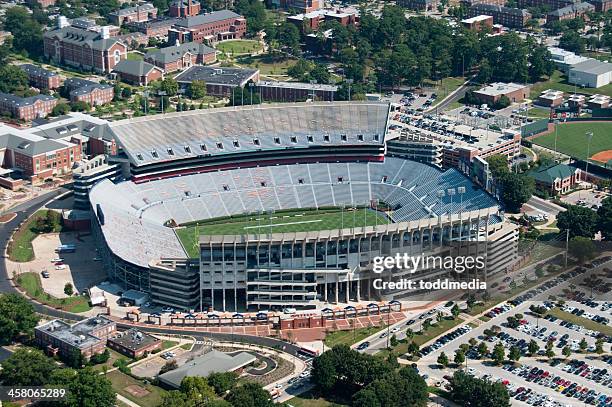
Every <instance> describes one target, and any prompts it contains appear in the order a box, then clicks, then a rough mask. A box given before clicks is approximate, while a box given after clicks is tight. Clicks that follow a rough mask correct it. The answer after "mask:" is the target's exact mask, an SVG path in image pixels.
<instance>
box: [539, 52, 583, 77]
mask: <svg viewBox="0 0 612 407" xmlns="http://www.w3.org/2000/svg"><path fill="white" fill-rule="evenodd" d="M548 51H549V52H550V54H551V56H552V61H553V62H554V63H555V65H557V68H558V69H559V70H560V71H562V72H563V73H564V74H566V75H567V74H568V73H569V70H570V68H571V67H572V66H574V65H576V64H579V63H581V62H584V61H588V60H589V59H590V58H587V57H583V56H580V55H576V54H574V53H573V52H570V51H566V50H564V49H563V48H557V47H548Z"/></svg>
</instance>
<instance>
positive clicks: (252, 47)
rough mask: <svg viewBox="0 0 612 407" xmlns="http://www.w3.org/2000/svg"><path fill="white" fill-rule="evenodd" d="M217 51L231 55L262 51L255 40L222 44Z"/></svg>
mask: <svg viewBox="0 0 612 407" xmlns="http://www.w3.org/2000/svg"><path fill="white" fill-rule="evenodd" d="M217 49H218V50H219V51H221V52H226V53H231V54H250V53H252V52H256V51H259V50H261V44H260V43H259V42H258V41H253V40H231V41H223V42H220V43H219V44H217Z"/></svg>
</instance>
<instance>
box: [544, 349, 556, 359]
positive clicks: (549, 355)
mask: <svg viewBox="0 0 612 407" xmlns="http://www.w3.org/2000/svg"><path fill="white" fill-rule="evenodd" d="M544 354H545V355H546V357H547V358H548V359H552V358H554V357H555V351H554V350H553V349H552V348H550V349H546V353H544Z"/></svg>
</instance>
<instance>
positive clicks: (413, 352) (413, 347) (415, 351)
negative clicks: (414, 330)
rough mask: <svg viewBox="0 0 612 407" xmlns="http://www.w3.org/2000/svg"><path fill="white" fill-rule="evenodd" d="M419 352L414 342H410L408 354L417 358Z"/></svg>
mask: <svg viewBox="0 0 612 407" xmlns="http://www.w3.org/2000/svg"><path fill="white" fill-rule="evenodd" d="M420 351H421V349H420V348H419V345H417V344H416V342H410V343H409V344H408V353H410V354H411V355H412V356H417V355H418V354H419V352H420Z"/></svg>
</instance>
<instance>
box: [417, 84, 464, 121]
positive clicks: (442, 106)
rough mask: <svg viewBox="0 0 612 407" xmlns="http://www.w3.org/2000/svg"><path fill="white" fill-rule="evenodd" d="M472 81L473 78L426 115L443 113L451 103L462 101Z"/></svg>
mask: <svg viewBox="0 0 612 407" xmlns="http://www.w3.org/2000/svg"><path fill="white" fill-rule="evenodd" d="M471 80H472V78H470V79H469V80H468V81H466V82H465V83H464V84H463V85H461V86H460V87H459V88H457V89H456V90H455V91H454V92H453V93H451V94H450V95H448V96H447V97H446V98H445V99H444V100H442V101H441V102H440V103H438V104H437V105H435V106H433V107H432V108H431V109H429V110H428V111H426V112H425V113H432V112H442V111H444V110H445V109H446V108H447V107H448V106H449V105H450V104H451V103H453V102H456V101H458V100H460V99H462V98H463V97H464V96H465V94H466V93H467V91H468V90H470V85H471Z"/></svg>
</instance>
